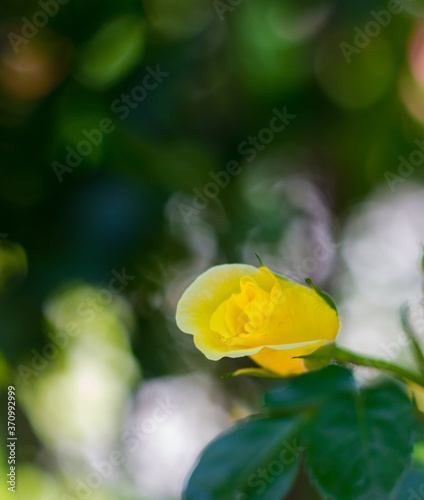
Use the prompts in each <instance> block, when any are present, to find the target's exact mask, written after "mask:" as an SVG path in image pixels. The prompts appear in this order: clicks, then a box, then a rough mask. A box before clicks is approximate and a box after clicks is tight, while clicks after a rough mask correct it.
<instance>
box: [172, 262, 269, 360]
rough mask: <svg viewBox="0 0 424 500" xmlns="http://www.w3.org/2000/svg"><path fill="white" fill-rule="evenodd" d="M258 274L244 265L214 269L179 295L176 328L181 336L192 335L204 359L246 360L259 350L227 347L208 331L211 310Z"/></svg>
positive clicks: (216, 335) (213, 332)
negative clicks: (245, 358) (250, 277)
mask: <svg viewBox="0 0 424 500" xmlns="http://www.w3.org/2000/svg"><path fill="white" fill-rule="evenodd" d="M258 274H260V272H259V270H258V269H257V268H256V267H254V266H249V265H245V264H223V265H221V266H215V267H212V268H211V269H208V270H207V271H206V272H205V273H203V274H201V275H200V276H199V277H198V278H196V279H195V280H194V281H193V283H192V284H191V285H190V286H189V287H188V288H187V290H186V291H185V292H184V293H183V295H182V297H181V299H180V301H179V302H178V305H177V316H176V319H177V325H178V327H179V328H180V330H182V331H183V332H185V333H189V334H191V335H194V342H195V344H196V347H197V348H198V349H199V350H200V351H202V352H203V354H204V355H205V356H206V357H207V358H209V359H213V360H217V359H221V358H222V357H223V356H230V357H236V356H237V355H239V356H246V355H248V354H250V353H252V352H257V351H258V350H259V349H258V348H250V349H249V348H247V349H246V348H245V347H244V348H241V349H237V348H235V346H228V345H226V344H224V343H223V342H222V341H221V340H220V338H219V335H218V333H217V332H215V331H212V330H211V328H210V321H211V318H212V315H213V313H214V312H215V310H216V309H217V308H218V307H219V306H220V305H221V304H222V303H223V302H224V301H225V300H227V299H228V298H229V297H230V296H231V294H233V293H234V292H235V291H240V279H241V278H242V277H243V276H255V275H258ZM230 351H231V352H230ZM231 354H233V356H231Z"/></svg>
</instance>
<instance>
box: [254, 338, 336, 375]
mask: <svg viewBox="0 0 424 500" xmlns="http://www.w3.org/2000/svg"><path fill="white" fill-rule="evenodd" d="M326 342H327V341H326V340H324V341H321V342H317V343H315V344H309V345H306V346H301V347H296V348H295V349H284V350H276V349H270V348H269V347H265V348H263V349H262V350H261V351H259V352H258V353H257V354H254V355H251V356H250V357H251V358H252V359H253V361H255V363H257V364H258V365H260V366H262V367H263V368H266V369H267V370H270V371H272V372H274V373H278V374H280V375H298V374H300V373H305V372H306V371H307V370H306V369H305V367H304V364H303V359H301V358H296V356H306V355H307V354H310V353H311V352H313V351H315V349H318V347H321V346H322V345H324V344H325V343H326Z"/></svg>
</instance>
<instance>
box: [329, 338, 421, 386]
mask: <svg viewBox="0 0 424 500" xmlns="http://www.w3.org/2000/svg"><path fill="white" fill-rule="evenodd" d="M334 359H335V360H336V361H338V362H339V363H351V364H353V365H357V366H367V367H369V368H376V369H378V370H384V371H386V372H390V373H392V374H393V375H395V376H397V377H400V378H402V379H407V380H409V381H410V382H414V383H415V384H417V385H419V386H421V387H423V388H424V376H422V375H417V374H416V373H413V372H410V371H409V370H407V369H406V368H402V367H401V366H398V365H395V364H393V363H390V362H389V361H384V360H382V359H374V358H368V357H366V356H362V355H361V354H355V353H354V352H350V351H347V350H346V349H342V348H341V347H336V350H335V353H334Z"/></svg>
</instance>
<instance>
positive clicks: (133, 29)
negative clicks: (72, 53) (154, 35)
mask: <svg viewBox="0 0 424 500" xmlns="http://www.w3.org/2000/svg"><path fill="white" fill-rule="evenodd" d="M144 39H145V28H144V23H143V19H142V18H140V17H137V16H132V15H125V16H121V17H119V18H116V19H114V20H113V21H111V22H110V23H108V24H106V25H104V26H103V27H102V28H101V29H100V30H99V31H98V32H97V33H95V34H94V35H93V37H92V38H91V39H90V40H89V41H88V42H87V43H86V44H85V45H84V46H83V47H82V48H81V50H80V52H79V54H78V59H77V67H76V74H75V76H76V78H77V79H78V80H79V81H81V82H82V83H84V84H85V85H87V86H89V87H91V88H95V89H97V88H99V89H104V88H107V87H109V86H111V85H113V84H115V83H116V82H117V81H119V80H120V79H121V78H123V77H124V76H126V74H127V73H128V72H129V71H130V70H131V69H133V68H134V67H135V66H136V65H137V63H139V62H140V57H141V55H142V52H143V49H144Z"/></svg>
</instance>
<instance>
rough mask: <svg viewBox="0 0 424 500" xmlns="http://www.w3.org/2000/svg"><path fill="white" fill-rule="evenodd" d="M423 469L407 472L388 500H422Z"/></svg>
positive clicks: (423, 490) (423, 485)
mask: <svg viewBox="0 0 424 500" xmlns="http://www.w3.org/2000/svg"><path fill="white" fill-rule="evenodd" d="M423 498H424V469H422V468H420V469H418V468H416V469H412V470H409V471H408V472H407V473H406V474H405V476H404V477H403V478H402V480H401V482H400V484H399V486H398V487H397V488H396V489H395V491H394V493H393V495H391V496H390V500H423Z"/></svg>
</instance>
